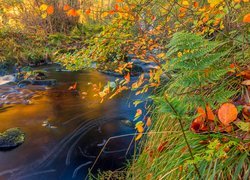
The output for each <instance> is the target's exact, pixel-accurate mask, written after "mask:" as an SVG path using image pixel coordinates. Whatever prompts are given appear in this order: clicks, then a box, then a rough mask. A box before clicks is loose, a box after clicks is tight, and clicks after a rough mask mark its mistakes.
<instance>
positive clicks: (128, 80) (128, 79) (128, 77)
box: [124, 73, 130, 83]
mask: <svg viewBox="0 0 250 180" xmlns="http://www.w3.org/2000/svg"><path fill="white" fill-rule="evenodd" d="M124 78H125V80H126V83H129V82H130V73H128V74H127V75H126V76H124Z"/></svg>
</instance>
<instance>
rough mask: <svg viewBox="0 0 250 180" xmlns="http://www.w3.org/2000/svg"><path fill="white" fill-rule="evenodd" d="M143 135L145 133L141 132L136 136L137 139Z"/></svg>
mask: <svg viewBox="0 0 250 180" xmlns="http://www.w3.org/2000/svg"><path fill="white" fill-rule="evenodd" d="M142 135H143V133H139V134H138V135H137V136H136V138H135V141H138V140H140V139H141V138H142Z"/></svg>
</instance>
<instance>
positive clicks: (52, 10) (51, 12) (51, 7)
mask: <svg viewBox="0 0 250 180" xmlns="http://www.w3.org/2000/svg"><path fill="white" fill-rule="evenodd" d="M47 13H48V15H51V14H53V13H54V6H49V7H48V8H47Z"/></svg>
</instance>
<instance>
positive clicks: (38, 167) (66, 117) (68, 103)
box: [0, 71, 142, 180]
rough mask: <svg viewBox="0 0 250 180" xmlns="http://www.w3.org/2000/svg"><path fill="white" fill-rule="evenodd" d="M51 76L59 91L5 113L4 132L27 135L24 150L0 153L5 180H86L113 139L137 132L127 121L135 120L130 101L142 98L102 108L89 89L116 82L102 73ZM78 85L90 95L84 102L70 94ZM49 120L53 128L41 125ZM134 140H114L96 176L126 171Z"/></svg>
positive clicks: (0, 120) (0, 116)
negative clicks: (17, 130)
mask: <svg viewBox="0 0 250 180" xmlns="http://www.w3.org/2000/svg"><path fill="white" fill-rule="evenodd" d="M49 77H50V78H55V79H57V81H58V85H57V86H56V87H55V88H53V89H50V90H46V91H43V92H42V93H41V92H39V93H40V94H42V95H41V96H39V97H37V98H35V99H32V104H30V105H13V106H12V107H11V108H8V109H7V110H6V111H4V112H0V132H2V131H4V130H6V129H8V128H12V127H20V128H21V129H22V130H23V131H24V132H25V134H26V139H25V143H24V144H23V145H21V146H20V147H18V148H16V149H14V150H12V151H8V152H1V151H0V179H14V180H19V179H24V180H34V179H36V180H40V179H41V180H42V179H44V180H45V179H46V180H48V179H49V180H50V179H51V180H57V179H62V180H68V179H69V180H70V179H84V178H85V177H86V175H87V173H88V168H90V167H92V166H93V163H94V161H95V160H96V157H97V155H98V154H99V152H100V151H101V149H102V148H103V145H104V144H105V142H106V141H107V140H108V139H109V138H110V137H112V136H117V135H122V134H129V133H134V132H135V130H134V128H133V127H130V126H127V125H126V124H124V123H123V121H124V120H131V121H133V117H134V114H135V111H136V109H135V108H134V107H133V105H132V103H131V102H132V99H138V97H136V98H135V97H134V95H133V94H132V93H131V92H124V93H122V95H119V96H118V97H116V98H114V99H113V100H110V101H104V103H100V100H99V99H97V98H94V97H93V94H94V92H93V90H92V89H93V88H92V86H90V85H88V83H89V82H92V83H99V82H102V83H103V84H104V83H105V82H107V81H108V80H114V79H115V78H114V77H110V76H105V75H103V74H101V73H98V72H81V73H73V72H56V71H49ZM74 82H78V89H79V90H80V91H85V92H88V95H87V97H86V98H85V99H82V96H78V95H77V94H75V93H71V92H68V91H67V89H68V87H69V86H70V85H72V84H73V83H74ZM0 88H1V86H0ZM139 108H140V107H139ZM141 108H142V107H141ZM46 120H47V121H49V123H50V125H51V126H54V128H50V127H44V126H42V124H43V122H44V121H46ZM132 138H133V136H128V137H124V138H118V139H113V140H111V141H110V142H109V143H108V144H107V146H106V148H105V149H104V151H103V153H102V155H101V156H100V158H99V159H98V161H97V163H96V164H95V166H94V168H93V171H92V172H93V173H95V172H96V170H97V169H101V170H114V169H116V168H119V167H122V166H123V165H124V163H125V162H126V160H127V158H129V157H130V155H131V154H133V151H134V148H133V146H134V145H133V143H132V146H131V148H130V149H128V147H129V145H130V143H131V140H132ZM127 149H128V150H127Z"/></svg>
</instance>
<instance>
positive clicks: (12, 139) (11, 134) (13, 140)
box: [0, 128, 25, 151]
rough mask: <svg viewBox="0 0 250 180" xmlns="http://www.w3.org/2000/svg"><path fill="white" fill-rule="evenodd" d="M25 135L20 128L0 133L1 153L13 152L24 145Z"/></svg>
mask: <svg viewBox="0 0 250 180" xmlns="http://www.w3.org/2000/svg"><path fill="white" fill-rule="evenodd" d="M24 139H25V134H24V132H22V131H21V130H20V129H19V128H11V129H8V130H6V131H5V132H3V133H0V151H6V150H11V149H14V148H16V147H18V146H19V145H21V144H23V143H24Z"/></svg>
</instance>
